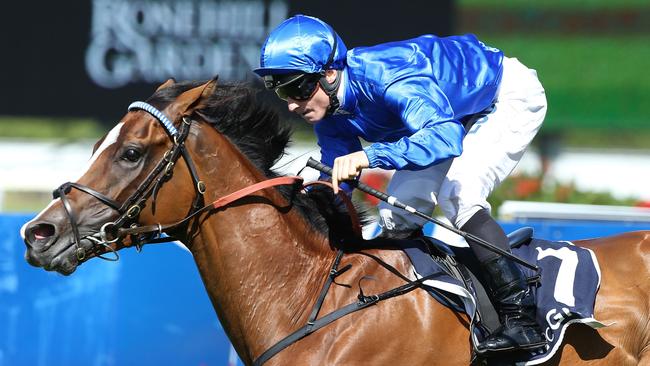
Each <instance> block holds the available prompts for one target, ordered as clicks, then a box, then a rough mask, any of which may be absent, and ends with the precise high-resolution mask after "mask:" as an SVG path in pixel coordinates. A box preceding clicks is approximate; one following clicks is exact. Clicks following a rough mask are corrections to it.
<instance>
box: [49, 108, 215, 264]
mask: <svg viewBox="0 0 650 366" xmlns="http://www.w3.org/2000/svg"><path fill="white" fill-rule="evenodd" d="M128 110H129V112H131V111H135V110H143V111H145V112H147V113H149V114H150V115H152V116H153V117H154V118H155V119H156V120H157V121H158V122H159V123H160V124H161V125H162V127H163V128H164V130H165V132H166V134H167V136H168V137H169V139H170V140H171V141H172V147H171V149H170V150H168V151H167V152H166V153H165V154H164V155H163V157H162V159H161V160H160V161H159V162H158V164H157V165H156V167H155V168H154V169H153V170H152V171H151V173H149V175H148V176H147V177H146V178H145V179H144V180H143V181H142V182H141V183H140V185H139V186H138V188H137V189H136V190H135V192H133V194H131V196H130V197H129V198H128V199H126V201H124V203H122V204H120V203H119V202H117V201H115V200H113V199H111V198H109V197H106V196H105V195H104V194H102V193H99V192H97V191H96V190H94V189H92V188H90V187H87V186H84V185H81V184H78V183H72V182H67V183H64V184H62V185H61V186H60V187H59V188H57V189H55V190H54V192H53V197H54V198H55V199H56V198H60V199H61V202H62V203H63V208H64V210H65V212H66V215H67V216H68V219H69V221H70V225H71V227H72V234H73V236H74V241H75V242H74V245H75V246H76V249H75V253H76V256H77V260H78V261H79V264H81V263H82V262H84V261H86V260H88V259H90V258H92V257H94V256H96V257H99V258H102V259H106V260H111V261H116V260H118V259H119V255H118V254H117V250H116V249H115V248H114V247H113V246H112V245H111V244H112V243H116V242H117V241H118V240H120V239H122V238H123V237H124V234H123V233H119V230H120V229H121V228H124V227H129V228H130V229H134V232H137V233H138V234H137V235H131V237H130V238H131V241H132V243H133V245H135V246H136V248H138V250H140V248H141V246H142V243H143V242H145V241H146V242H154V241H156V240H160V239H161V234H162V231H163V228H162V226H161V225H158V230H154V231H151V230H149V231H147V232H144V231H142V230H141V231H140V232H138V231H135V229H136V228H137V226H138V224H137V221H138V217H139V216H140V212H141V211H142V209H143V208H144V206H145V203H146V201H147V200H148V199H149V198H150V197H152V196H153V200H152V210H153V211H154V212H155V205H156V203H155V202H156V196H157V194H158V191H159V189H160V187H161V186H162V184H163V183H164V182H166V181H167V180H169V179H170V178H171V176H172V174H173V171H174V166H175V164H176V161H177V160H178V158H179V157H180V156H181V155H182V156H183V159H185V163H186V165H187V167H188V170H189V172H190V175H191V177H192V181H193V182H194V190H195V192H196V196H195V198H194V201H193V203H192V206H191V207H190V212H189V213H188V215H187V217H186V219H184V220H182V221H181V222H179V224H180V223H187V221H188V219H189V218H191V217H193V216H194V214H195V213H197V212H198V211H199V210H200V208H201V207H203V204H204V199H203V194H204V193H205V189H206V186H205V183H204V182H203V181H201V180H200V179H199V177H198V174H197V172H196V167H195V165H194V163H193V162H192V158H191V156H190V154H188V153H187V150H186V149H185V145H184V143H185V140H186V138H187V135H188V134H189V130H190V126H191V124H192V120H191V119H190V118H189V117H187V116H183V117H182V123H181V127H180V131H178V130H177V129H176V128H175V127H174V124H173V123H172V122H171V121H170V120H169V118H167V116H165V115H164V114H163V113H162V112H161V111H159V110H158V109H156V108H155V107H153V106H152V105H150V104H147V103H145V102H134V103H132V104H131V105H129V109H128ZM72 188H74V189H77V190H79V191H81V192H84V193H86V194H88V195H90V196H93V197H94V198H96V199H97V200H99V201H100V202H102V203H103V204H105V205H107V206H108V207H110V208H112V209H113V210H115V211H117V212H118V213H119V217H118V218H117V220H115V221H113V222H108V223H106V224H104V225H103V226H102V227H101V229H100V231H99V233H94V234H92V235H87V236H84V237H81V236H80V234H79V227H78V224H77V218H76V216H75V214H74V211H73V210H72V206H71V205H70V200H69V199H68V198H67V194H68V193H70V191H71V190H72ZM82 239H88V240H90V241H91V242H93V244H94V245H93V246H92V247H91V248H89V249H90V255H88V254H89V253H87V252H86V249H84V248H83V247H82V246H81V240H82ZM167 241H168V240H167ZM109 252H111V253H113V255H114V258H110V257H106V256H104V254H106V253H109Z"/></svg>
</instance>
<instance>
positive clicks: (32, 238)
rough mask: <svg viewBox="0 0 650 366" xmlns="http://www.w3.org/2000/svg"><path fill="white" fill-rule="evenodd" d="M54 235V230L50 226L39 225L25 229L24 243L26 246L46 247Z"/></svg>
mask: <svg viewBox="0 0 650 366" xmlns="http://www.w3.org/2000/svg"><path fill="white" fill-rule="evenodd" d="M55 234H56V228H55V226H54V225H52V224H48V223H39V224H34V225H32V226H30V227H29V228H27V232H26V235H25V236H26V238H25V239H26V242H27V243H28V244H36V243H38V244H40V245H47V243H48V242H49V241H50V239H51V238H52V237H53V236H54V235H55Z"/></svg>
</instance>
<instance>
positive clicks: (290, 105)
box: [287, 98, 300, 113]
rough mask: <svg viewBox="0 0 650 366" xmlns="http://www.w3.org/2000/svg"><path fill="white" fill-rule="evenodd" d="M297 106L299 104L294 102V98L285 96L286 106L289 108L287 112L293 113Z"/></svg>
mask: <svg viewBox="0 0 650 366" xmlns="http://www.w3.org/2000/svg"><path fill="white" fill-rule="evenodd" d="M299 107H300V106H299V105H298V103H296V101H295V100H293V99H291V98H287V108H288V109H289V112H291V113H295V112H296V109H298V108H299Z"/></svg>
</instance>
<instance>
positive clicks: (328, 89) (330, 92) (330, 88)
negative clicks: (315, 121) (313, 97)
mask: <svg viewBox="0 0 650 366" xmlns="http://www.w3.org/2000/svg"><path fill="white" fill-rule="evenodd" d="M341 72H342V70H336V78H335V79H334V82H332V83H330V82H328V81H327V78H326V77H325V72H323V75H322V76H321V78H320V80H319V81H318V83H319V84H320V86H321V88H322V89H323V91H324V92H325V94H327V96H328V97H329V98H330V104H329V106H328V107H327V111H326V112H325V115H326V116H330V115H332V114H334V112H336V110H337V109H339V106H340V102H339V98H338V97H337V96H336V93H337V92H338V90H339V86H340V85H341Z"/></svg>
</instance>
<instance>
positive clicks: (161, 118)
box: [129, 102, 178, 137]
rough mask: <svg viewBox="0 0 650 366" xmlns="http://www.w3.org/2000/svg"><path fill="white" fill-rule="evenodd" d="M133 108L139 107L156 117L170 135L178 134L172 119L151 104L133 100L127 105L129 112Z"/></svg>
mask: <svg viewBox="0 0 650 366" xmlns="http://www.w3.org/2000/svg"><path fill="white" fill-rule="evenodd" d="M134 109H141V110H143V111H146V112H149V114H151V115H152V116H154V117H156V119H157V120H158V121H159V122H160V123H161V124H162V125H163V127H165V130H167V133H168V134H169V135H170V136H172V137H175V136H176V135H178V130H176V127H174V124H173V123H172V121H170V120H169V118H167V116H165V114H163V112H161V111H159V110H158V109H156V107H154V106H152V105H151V104H149V103H145V102H133V103H131V105H129V112H130V111H132V110H134Z"/></svg>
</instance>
